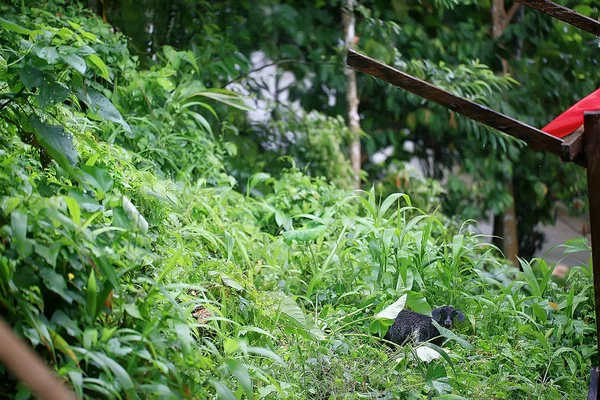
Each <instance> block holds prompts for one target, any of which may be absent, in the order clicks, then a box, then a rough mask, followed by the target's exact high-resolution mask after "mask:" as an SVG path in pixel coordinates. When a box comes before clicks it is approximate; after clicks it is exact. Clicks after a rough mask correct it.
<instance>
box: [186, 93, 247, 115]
mask: <svg viewBox="0 0 600 400" xmlns="http://www.w3.org/2000/svg"><path fill="white" fill-rule="evenodd" d="M195 95H197V96H203V97H208V98H209V99H213V100H216V101H218V102H220V103H223V104H227V105H228V106H231V107H235V108H237V109H240V110H243V111H254V108H252V107H250V106H248V105H246V104H244V102H243V100H242V99H241V98H240V97H239V95H237V94H236V93H235V92H232V91H229V90H224V89H206V90H204V91H200V92H197V93H195Z"/></svg>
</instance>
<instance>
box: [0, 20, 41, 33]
mask: <svg viewBox="0 0 600 400" xmlns="http://www.w3.org/2000/svg"><path fill="white" fill-rule="evenodd" d="M0 26H1V27H2V28H3V29H6V30H7V31H11V32H15V33H20V34H21V35H33V33H34V31H32V30H30V29H27V28H23V27H22V26H21V25H17V24H15V23H14V22H10V21H7V20H5V19H4V18H0Z"/></svg>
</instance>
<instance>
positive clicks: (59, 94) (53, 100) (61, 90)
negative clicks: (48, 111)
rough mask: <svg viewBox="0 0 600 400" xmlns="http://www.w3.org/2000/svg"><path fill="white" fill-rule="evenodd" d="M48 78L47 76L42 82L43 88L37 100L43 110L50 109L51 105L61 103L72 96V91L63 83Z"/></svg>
mask: <svg viewBox="0 0 600 400" xmlns="http://www.w3.org/2000/svg"><path fill="white" fill-rule="evenodd" d="M48 78H49V77H48V76H46V77H45V79H43V80H42V86H41V87H40V91H39V93H38V95H37V100H38V102H39V103H40V106H41V107H42V108H48V107H50V106H51V105H54V104H57V103H61V102H62V101H64V100H65V99H66V98H67V97H69V94H71V91H70V90H69V89H68V88H67V87H66V86H64V85H63V84H62V83H60V82H56V81H54V80H52V81H49V80H48Z"/></svg>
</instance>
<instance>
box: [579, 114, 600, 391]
mask: <svg viewBox="0 0 600 400" xmlns="http://www.w3.org/2000/svg"><path fill="white" fill-rule="evenodd" d="M583 121H584V122H583V126H584V131H583V146H584V147H583V148H584V151H585V156H586V159H587V183H588V200H589V204H590V231H591V234H592V236H591V237H592V257H591V263H592V268H593V274H594V304H595V305H596V339H597V341H598V344H599V345H600V110H598V111H586V112H585V113H584V117H583ZM598 360H599V361H600V346H599V348H598ZM597 396H598V367H594V368H592V373H591V379H590V390H589V393H588V400H592V399H593V400H596V399H597Z"/></svg>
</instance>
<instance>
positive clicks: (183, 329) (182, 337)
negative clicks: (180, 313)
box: [174, 322, 194, 354]
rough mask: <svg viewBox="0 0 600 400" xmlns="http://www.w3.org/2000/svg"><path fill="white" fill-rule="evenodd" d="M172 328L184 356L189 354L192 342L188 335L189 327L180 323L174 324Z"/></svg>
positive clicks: (190, 336) (189, 334)
mask: <svg viewBox="0 0 600 400" xmlns="http://www.w3.org/2000/svg"><path fill="white" fill-rule="evenodd" d="M174 328H175V332H176V333H177V339H179V343H180V344H181V349H182V350H183V351H184V353H185V354H189V353H190V351H191V350H192V343H193V341H194V339H193V338H192V335H191V333H190V327H189V325H188V324H185V323H182V322H176V323H175V325H174Z"/></svg>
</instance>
